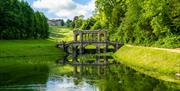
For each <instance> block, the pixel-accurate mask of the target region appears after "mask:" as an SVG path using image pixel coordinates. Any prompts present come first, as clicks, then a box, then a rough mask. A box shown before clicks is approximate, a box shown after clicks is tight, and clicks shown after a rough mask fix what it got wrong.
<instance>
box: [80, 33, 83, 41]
mask: <svg viewBox="0 0 180 91" xmlns="http://www.w3.org/2000/svg"><path fill="white" fill-rule="evenodd" d="M80 42H83V33H82V32H81V33H80Z"/></svg>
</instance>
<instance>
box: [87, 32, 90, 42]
mask: <svg viewBox="0 0 180 91" xmlns="http://www.w3.org/2000/svg"><path fill="white" fill-rule="evenodd" d="M89 39H90V38H89V33H88V38H87V40H88V41H89Z"/></svg>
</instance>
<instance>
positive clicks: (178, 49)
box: [128, 45, 180, 53]
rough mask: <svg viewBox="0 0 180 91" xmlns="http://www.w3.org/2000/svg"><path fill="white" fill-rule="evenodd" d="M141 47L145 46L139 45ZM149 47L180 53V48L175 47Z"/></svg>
mask: <svg viewBox="0 0 180 91" xmlns="http://www.w3.org/2000/svg"><path fill="white" fill-rule="evenodd" d="M128 46H132V45H128ZM139 47H143V46H139ZM149 48H152V49H158V50H166V51H170V52H176V53H180V48H175V49H167V48H156V47H149Z"/></svg>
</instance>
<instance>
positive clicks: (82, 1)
mask: <svg viewBox="0 0 180 91" xmlns="http://www.w3.org/2000/svg"><path fill="white" fill-rule="evenodd" d="M25 1H27V2H28V3H29V4H30V5H31V7H32V8H33V9H34V10H38V11H41V12H44V14H45V15H46V17H48V18H49V19H53V18H63V19H73V17H74V16H76V15H84V16H85V18H89V17H91V16H92V12H93V11H94V9H95V4H94V2H95V0H25Z"/></svg>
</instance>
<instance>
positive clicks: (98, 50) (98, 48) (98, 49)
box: [96, 44, 101, 53]
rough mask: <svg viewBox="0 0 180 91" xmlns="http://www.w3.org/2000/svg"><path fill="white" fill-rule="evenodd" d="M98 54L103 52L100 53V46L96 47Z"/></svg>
mask: <svg viewBox="0 0 180 91" xmlns="http://www.w3.org/2000/svg"><path fill="white" fill-rule="evenodd" d="M96 52H97V53H101V51H100V46H99V45H98V44H97V45H96Z"/></svg>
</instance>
